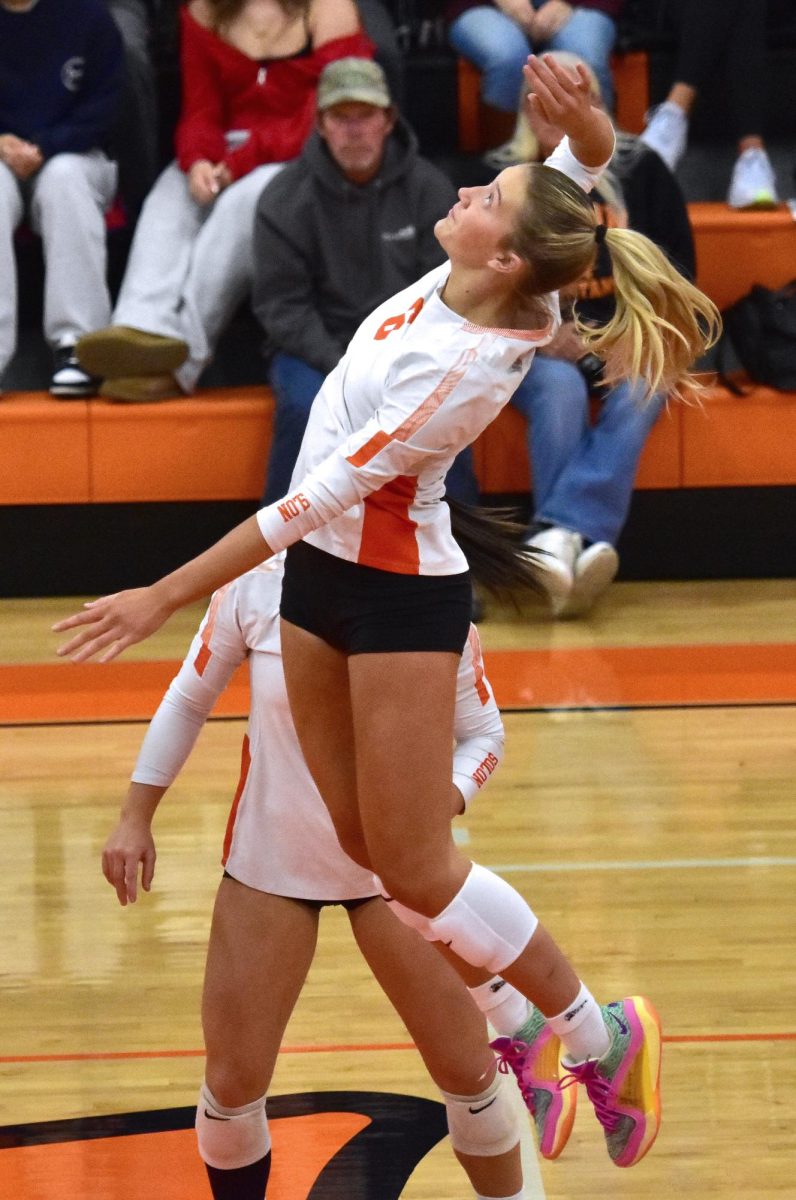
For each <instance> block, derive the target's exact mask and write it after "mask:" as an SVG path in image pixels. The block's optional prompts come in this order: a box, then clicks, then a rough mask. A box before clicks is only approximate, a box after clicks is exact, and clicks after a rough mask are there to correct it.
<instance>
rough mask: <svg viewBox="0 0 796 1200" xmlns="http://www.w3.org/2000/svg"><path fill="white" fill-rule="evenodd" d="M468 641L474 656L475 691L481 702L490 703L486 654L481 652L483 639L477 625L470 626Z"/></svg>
mask: <svg viewBox="0 0 796 1200" xmlns="http://www.w3.org/2000/svg"><path fill="white" fill-rule="evenodd" d="M467 641H468V642H469V643H470V653H471V654H472V656H473V670H474V671H475V693H476V695H477V696H478V699H479V700H480V701H481V704H488V703H489V688H488V687H487V686H486V683H485V681H484V656H483V653H482V652H481V639H480V637H479V636H478V630H477V629H476V627H475V625H471V626H470V632H469V633H468V635H467Z"/></svg>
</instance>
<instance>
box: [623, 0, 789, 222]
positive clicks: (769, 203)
mask: <svg viewBox="0 0 796 1200" xmlns="http://www.w3.org/2000/svg"><path fill="white" fill-rule="evenodd" d="M667 3H668V4H669V6H670V11H671V17H672V18H673V19H674V20H675V22H676V25H677V44H678V50H677V63H676V65H675V74H674V82H673V83H672V86H671V88H670V90H669V93H668V95H667V97H666V99H665V100H664V102H663V103H662V104H659V105H658V106H657V108H655V109H653V110H652V112H651V113H650V114H649V118H648V123H647V127H646V129H645V130H644V132H643V133H642V135H641V140H642V141H643V142H644V143H646V145H647V146H649V147H650V148H651V149H652V150H655V151H656V153H658V154H659V155H660V156H661V158H662V159H663V161H664V162H665V163H666V165H667V166H668V167H669V168H670V169H671V170H672V171H674V170H675V169H676V167H677V164H678V163H679V161H680V159H681V158H682V156H683V153H684V151H685V148H686V144H687V141H688V124H689V117H690V115H691V111H692V109H693V107H694V105H695V103H696V102H697V100H698V98H699V93H700V92H704V91H705V90H707V89H708V88H710V89H711V90H713V91H715V90H716V72H717V71H718V70H719V68H720V66H721V65H723V66H724V70H725V74H726V81H727V82H726V89H725V90H724V92H723V94H724V95H725V96H726V98H727V108H728V116H729V119H730V122H731V124H732V128H733V133H734V135H735V136H736V137H737V139H738V143H737V148H738V156H737V158H736V160H735V166H734V167H733V172H732V177H731V179H730V188H729V191H728V193H727V203H728V204H729V205H730V206H731V207H732V208H773V207H775V206H776V205H777V204H778V203H779V198H778V196H777V182H776V178H775V176H774V168H773V167H772V165H771V160H770V159H769V157H768V154H767V153H766V148H765V142H764V140H763V135H762V129H763V103H764V100H765V90H766V89H765V50H766V8H767V3H766V0H698V3H695V2H694V0H667Z"/></svg>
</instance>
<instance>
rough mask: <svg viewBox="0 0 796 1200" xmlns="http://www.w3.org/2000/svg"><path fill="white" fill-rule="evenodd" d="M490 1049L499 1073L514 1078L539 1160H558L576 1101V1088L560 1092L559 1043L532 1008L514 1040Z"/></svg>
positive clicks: (505, 1039) (494, 1044) (504, 1040)
mask: <svg viewBox="0 0 796 1200" xmlns="http://www.w3.org/2000/svg"><path fill="white" fill-rule="evenodd" d="M490 1045H491V1046H492V1049H493V1050H495V1051H497V1053H498V1056H499V1057H498V1070H499V1071H502V1072H503V1074H504V1075H507V1074H508V1072H509V1071H513V1072H514V1074H515V1075H516V1077H517V1083H518V1084H519V1088H520V1093H521V1095H522V1098H523V1100H524V1101H525V1106H526V1108H527V1109H528V1112H529V1113H530V1114H531V1116H532V1117H533V1121H534V1125H535V1126H536V1136H537V1139H538V1142H539V1153H540V1154H541V1155H542V1158H558V1156H559V1154H560V1153H561V1151H562V1150H563V1149H564V1147H565V1146H566V1144H567V1140H568V1138H569V1135H570V1133H571V1132H572V1124H573V1122H574V1120H575V1104H576V1101H577V1088H574V1087H567V1088H564V1089H563V1090H562V1089H561V1085H560V1082H559V1078H560V1075H561V1068H560V1065H559V1064H560V1060H561V1042H560V1041H559V1040H558V1038H557V1037H556V1035H555V1034H554V1033H553V1032H552V1031H551V1029H550V1028H549V1026H548V1025H547V1022H546V1021H545V1019H544V1017H543V1016H542V1014H541V1013H540V1012H539V1010H538V1008H534V1010H533V1012H532V1013H531V1016H530V1017H529V1018H528V1020H527V1021H526V1022H525V1024H524V1025H522V1026H521V1027H520V1028H519V1029H518V1030H517V1032H516V1033H515V1034H514V1036H513V1037H499V1038H496V1039H495V1041H494V1042H491V1043H490Z"/></svg>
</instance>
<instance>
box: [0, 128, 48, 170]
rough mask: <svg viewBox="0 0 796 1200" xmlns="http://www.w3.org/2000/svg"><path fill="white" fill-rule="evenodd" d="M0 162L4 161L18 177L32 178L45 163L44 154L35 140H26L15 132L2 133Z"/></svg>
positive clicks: (0, 135) (0, 137)
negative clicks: (34, 142) (35, 143)
mask: <svg viewBox="0 0 796 1200" xmlns="http://www.w3.org/2000/svg"><path fill="white" fill-rule="evenodd" d="M0 162H4V163H5V165H6V166H7V167H8V169H9V170H10V171H12V172H13V173H14V175H16V177H17V179H30V177H31V175H35V174H36V172H37V171H38V170H39V168H40V167H41V166H42V165H43V163H44V155H43V154H42V152H41V150H40V149H39V147H38V146H35V145H34V144H33V142H26V141H25V140H24V139H23V138H19V137H17V136H16V134H13V133H4V134H0Z"/></svg>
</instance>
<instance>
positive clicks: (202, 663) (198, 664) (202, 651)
mask: <svg viewBox="0 0 796 1200" xmlns="http://www.w3.org/2000/svg"><path fill="white" fill-rule="evenodd" d="M212 657H213V655H212V654H211V652H210V647H209V646H208V645H206V643H204V642H203V643H202V645H201V646H200V647H199V653H198V654H197V656H196V658H195V659H194V660H193V669H194V670H195V671H196V674H197V675H204V673H205V668H206V667H207V664H208V663H209V662H210V659H211V658H212Z"/></svg>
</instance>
